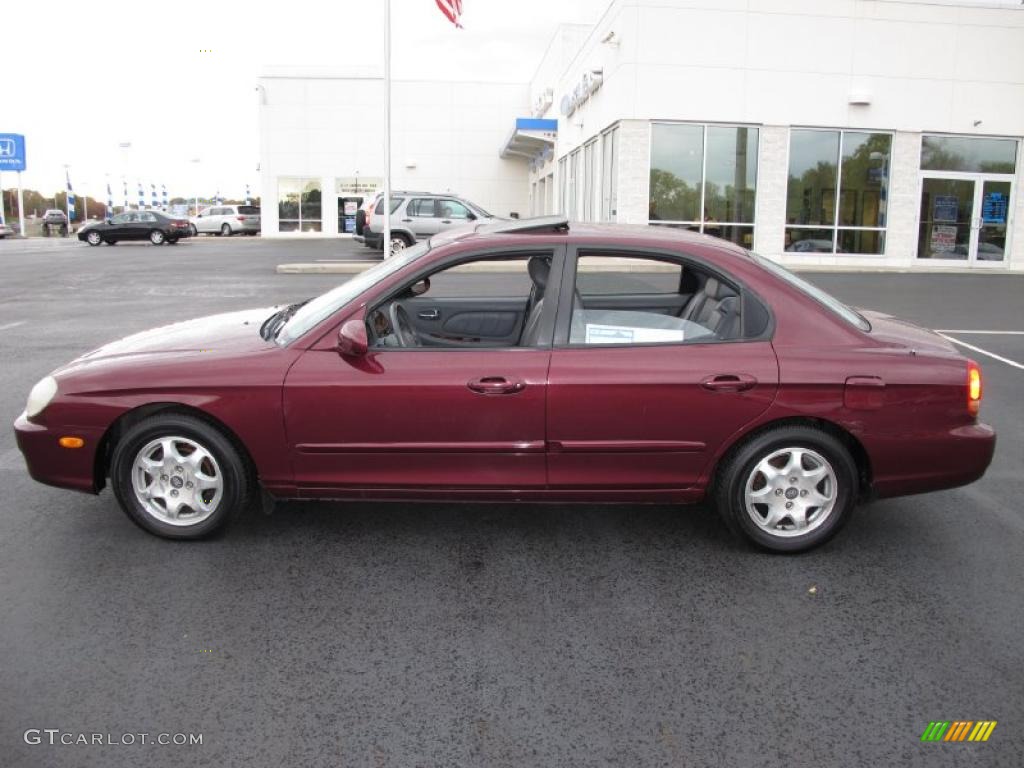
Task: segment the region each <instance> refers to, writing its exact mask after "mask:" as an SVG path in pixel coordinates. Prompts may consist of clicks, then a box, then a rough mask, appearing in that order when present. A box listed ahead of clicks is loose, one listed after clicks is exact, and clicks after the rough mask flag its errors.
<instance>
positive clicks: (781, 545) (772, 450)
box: [715, 426, 858, 552]
mask: <svg viewBox="0 0 1024 768" xmlns="http://www.w3.org/2000/svg"><path fill="white" fill-rule="evenodd" d="M857 478H858V473H857V466H856V464H855V463H854V461H853V459H852V458H851V456H850V452H849V451H848V450H847V449H846V446H844V445H843V444H842V442H840V441H839V440H837V439H836V438H835V437H834V436H832V435H831V434H829V433H828V432H824V431H822V430H820V429H816V428H814V427H805V426H790V427H780V428H778V429H773V430H770V431H768V432H764V433H762V434H760V435H758V436H757V437H755V438H754V439H752V440H750V441H749V442H747V443H745V444H743V445H742V446H741V447H740V448H739V449H738V450H736V451H735V452H734V453H733V454H732V456H731V457H730V458H729V459H728V460H727V461H726V463H725V465H724V466H723V467H722V468H721V470H720V472H719V474H718V478H717V482H716V488H715V503H716V505H717V507H718V510H719V512H720V513H721V515H722V516H723V518H724V519H725V521H726V523H727V524H728V525H729V527H730V528H732V529H733V530H734V531H736V532H738V533H741V534H743V535H744V536H745V537H746V538H748V539H749V540H750V541H752V542H754V543H755V544H757V545H758V546H760V547H763V548H765V549H769V550H772V551H775V552H799V551H802V550H806V549H811V548H812V547H816V546H818V545H820V544H823V543H825V542H826V541H828V540H829V539H830V538H832V536H834V535H835V534H836V533H837V532H838V531H839V529H840V528H841V527H842V525H843V524H844V523H845V522H846V521H847V519H849V517H850V513H851V511H852V510H853V507H854V505H855V504H856V501H857Z"/></svg>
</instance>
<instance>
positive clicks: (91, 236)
mask: <svg viewBox="0 0 1024 768" xmlns="http://www.w3.org/2000/svg"><path fill="white" fill-rule="evenodd" d="M85 242H87V243H88V244H89V245H91V246H93V247H95V246H97V245H99V244H100V243H102V242H103V236H102V235H101V234H100V233H99V232H96V231H92V232H89V233H88V234H87V235H86V236H85Z"/></svg>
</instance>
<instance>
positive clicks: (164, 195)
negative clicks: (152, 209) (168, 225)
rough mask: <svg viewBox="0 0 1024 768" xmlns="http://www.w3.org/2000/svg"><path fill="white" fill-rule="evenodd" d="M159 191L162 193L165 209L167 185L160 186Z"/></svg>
mask: <svg viewBox="0 0 1024 768" xmlns="http://www.w3.org/2000/svg"><path fill="white" fill-rule="evenodd" d="M160 191H161V192H162V193H163V198H164V208H166V207H167V185H166V184H161V185H160Z"/></svg>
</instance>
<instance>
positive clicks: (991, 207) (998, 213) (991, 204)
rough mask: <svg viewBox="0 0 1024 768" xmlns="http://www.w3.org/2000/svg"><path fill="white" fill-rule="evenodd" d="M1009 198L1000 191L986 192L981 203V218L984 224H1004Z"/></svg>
mask: <svg viewBox="0 0 1024 768" xmlns="http://www.w3.org/2000/svg"><path fill="white" fill-rule="evenodd" d="M1008 203H1009V200H1008V199H1007V195H1005V194H1004V193H1002V192H986V193H985V199H984V200H983V201H982V203H981V218H982V221H984V222H985V223H986V224H1005V223H1006V209H1007V207H1008V205H1007V204H1008Z"/></svg>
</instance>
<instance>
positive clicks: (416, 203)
mask: <svg viewBox="0 0 1024 768" xmlns="http://www.w3.org/2000/svg"><path fill="white" fill-rule="evenodd" d="M408 213H409V215H410V216H421V217H428V218H434V215H435V214H434V201H433V200H432V199H431V200H427V199H424V198H421V199H418V200H411V201H410V202H409V208H408Z"/></svg>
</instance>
